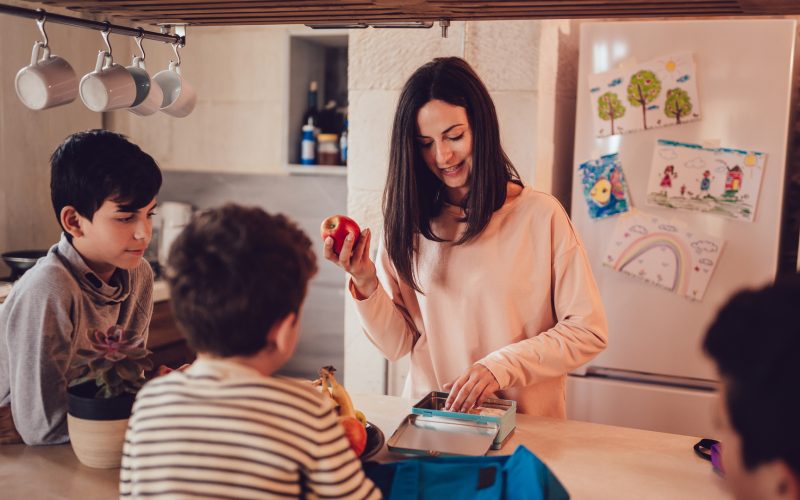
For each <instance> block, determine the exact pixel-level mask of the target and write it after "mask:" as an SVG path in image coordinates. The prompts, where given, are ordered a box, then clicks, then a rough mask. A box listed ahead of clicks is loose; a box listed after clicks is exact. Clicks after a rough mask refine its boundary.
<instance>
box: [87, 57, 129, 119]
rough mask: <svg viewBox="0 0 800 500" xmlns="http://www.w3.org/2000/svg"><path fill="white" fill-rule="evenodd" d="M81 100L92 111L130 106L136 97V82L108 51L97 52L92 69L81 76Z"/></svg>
mask: <svg viewBox="0 0 800 500" xmlns="http://www.w3.org/2000/svg"><path fill="white" fill-rule="evenodd" d="M80 94H81V100H82V101H83V103H84V104H86V107H87V108H89V109H91V110H92V111H111V110H114V109H121V108H127V107H130V105H131V104H133V101H134V99H136V82H135V81H134V79H133V76H132V75H131V74H130V72H129V71H128V70H127V69H125V67H123V66H120V65H119V64H114V60H113V59H112V58H111V56H110V55H108V53H106V52H104V51H102V50H101V51H100V53H99V54H97V64H96V65H95V67H94V71H92V72H91V73H87V74H86V75H85V76H84V77H83V78H81V84H80Z"/></svg>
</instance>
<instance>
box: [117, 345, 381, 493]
mask: <svg viewBox="0 0 800 500" xmlns="http://www.w3.org/2000/svg"><path fill="white" fill-rule="evenodd" d="M120 497H122V498H131V497H161V498H259V499H261V498H282V497H283V498H285V497H290V498H298V497H305V498H369V499H371V498H380V491H379V490H378V489H377V488H376V487H375V486H374V485H373V484H372V482H371V481H370V480H369V479H367V478H366V477H365V476H364V473H363V471H362V469H361V462H360V460H359V459H358V458H357V457H356V456H355V454H354V453H353V451H352V450H351V449H350V446H349V443H348V441H347V438H346V437H345V436H344V432H343V430H342V427H341V426H340V425H339V422H338V420H337V416H336V413H335V411H334V410H333V408H332V406H331V405H330V403H329V402H328V401H326V400H325V399H323V398H322V397H321V395H320V394H319V393H318V392H317V391H316V390H315V389H314V388H312V387H311V386H310V385H309V384H307V383H304V382H302V381H295V380H291V379H287V378H279V377H264V376H262V375H261V374H259V373H258V372H256V371H255V370H252V369H251V368H248V367H245V366H242V365H240V364H236V363H233V362H230V361H224V360H208V359H200V360H198V361H196V362H195V363H194V364H193V365H192V366H191V367H189V368H188V369H187V370H186V371H185V372H177V371H176V372H172V373H170V374H168V375H166V376H163V377H160V378H157V379H155V380H153V381H152V382H150V383H148V384H147V385H146V386H145V387H144V388H143V389H142V390H141V391H140V392H139V394H138V395H137V397H136V403H135V405H134V407H133V415H132V416H131V418H130V422H129V426H128V432H127V434H126V436H125V446H124V448H123V455H122V469H121V471H120Z"/></svg>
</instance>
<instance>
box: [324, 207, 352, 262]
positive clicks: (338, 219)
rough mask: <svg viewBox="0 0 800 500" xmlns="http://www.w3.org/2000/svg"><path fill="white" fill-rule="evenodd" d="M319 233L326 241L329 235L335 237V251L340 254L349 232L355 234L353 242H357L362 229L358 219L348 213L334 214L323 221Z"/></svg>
mask: <svg viewBox="0 0 800 500" xmlns="http://www.w3.org/2000/svg"><path fill="white" fill-rule="evenodd" d="M319 233H320V235H321V236H322V241H325V238H327V237H328V236H330V237H331V238H333V253H335V254H336V255H339V252H341V251H342V246H343V245H344V239H345V238H346V237H347V233H352V234H353V242H354V244H355V242H357V241H358V237H359V236H361V229H360V228H359V227H358V224H356V221H354V220H353V219H351V218H350V217H347V216H346V215H332V216H330V217H328V218H327V219H325V220H324V221H322V226H320V228H319Z"/></svg>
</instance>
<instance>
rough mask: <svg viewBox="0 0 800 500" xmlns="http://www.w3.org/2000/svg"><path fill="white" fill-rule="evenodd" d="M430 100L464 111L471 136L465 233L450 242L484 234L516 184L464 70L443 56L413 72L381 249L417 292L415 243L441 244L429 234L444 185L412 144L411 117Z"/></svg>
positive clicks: (386, 198) (485, 102)
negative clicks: (385, 251)
mask: <svg viewBox="0 0 800 500" xmlns="http://www.w3.org/2000/svg"><path fill="white" fill-rule="evenodd" d="M433 99H437V100H441V101H444V102H447V103H449V104H452V105H455V106H461V107H463V108H464V109H465V110H466V112H467V120H468V121H469V126H470V129H471V130H472V172H471V175H470V180H469V193H468V195H467V197H466V199H465V206H464V212H465V215H464V221H465V222H466V223H467V229H466V231H465V232H464V234H463V235H462V236H461V237H460V238H459V239H458V240H456V241H455V242H454V244H456V245H461V244H464V243H466V242H468V241H470V240H472V239H474V238H475V237H477V236H478V235H479V234H480V233H481V231H483V229H484V228H485V227H486V225H487V224H488V223H489V219H491V217H492V214H493V213H494V212H495V211H496V210H497V209H499V208H500V207H502V206H503V203H504V202H505V199H506V190H507V186H508V182H509V181H511V182H515V183H516V184H519V185H520V186H521V185H522V182H521V181H520V179H519V174H518V173H517V171H516V169H515V168H514V166H513V165H512V164H511V160H509V159H508V156H506V154H505V152H504V151H503V148H502V146H501V145H500V128H499V126H498V123H497V112H496V111H495V108H494V103H493V102H492V99H491V97H490V96H489V92H488V90H486V86H484V84H483V82H481V80H480V78H478V75H477V74H475V71H473V69H472V68H471V67H470V66H469V64H467V62H466V61H464V60H463V59H460V58H458V57H443V58H437V59H434V60H433V61H431V62H429V63H427V64H425V65H424V66H422V67H420V68H418V69H417V70H416V71H415V72H414V74H413V75H411V77H410V78H409V79H408V81H407V82H406V84H405V86H404V87H403V91H402V92H401V94H400V100H399V102H398V105H397V111H396V112H395V116H394V124H393V126H392V141H391V150H390V154H389V173H388V176H387V179H386V187H385V189H384V192H383V217H384V223H383V234H384V241H385V242H386V250H387V252H388V254H389V258H390V259H391V261H392V264H393V265H394V267H395V269H396V270H397V273H398V275H399V276H400V278H401V279H402V280H403V281H405V282H406V283H407V284H408V285H409V286H411V287H413V288H414V290H416V291H418V292H422V290H421V289H420V287H419V284H418V283H417V279H416V271H415V266H414V253H415V252H416V250H417V244H416V242H417V238H418V237H419V235H422V236H423V237H425V238H427V239H429V240H432V241H439V242H441V241H444V240H443V239H442V238H440V237H438V236H436V235H435V234H434V233H433V231H432V229H431V220H432V219H433V218H435V217H436V216H437V215H439V213H441V211H442V207H443V204H444V199H445V186H444V184H442V182H441V181H440V180H439V179H438V178H436V176H435V175H434V174H433V173H432V172H431V171H430V170H429V169H428V166H427V165H426V164H425V160H424V159H423V157H422V154H421V152H420V149H419V144H418V141H417V136H418V130H417V114H418V113H419V110H420V108H422V107H423V106H424V105H425V104H426V103H428V102H429V101H431V100H433Z"/></svg>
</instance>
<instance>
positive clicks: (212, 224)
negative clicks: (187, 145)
mask: <svg viewBox="0 0 800 500" xmlns="http://www.w3.org/2000/svg"><path fill="white" fill-rule="evenodd" d="M316 271H317V265H316V257H315V255H314V252H313V250H312V246H311V241H310V240H309V239H308V236H306V234H305V233H304V232H303V231H302V230H300V229H299V228H298V227H297V226H296V225H295V224H294V223H292V222H290V221H289V220H288V219H287V218H286V217H284V216H283V215H280V214H279V215H270V214H268V213H266V212H265V211H264V210H262V209H260V208H255V207H253V208H248V207H242V206H239V205H235V204H227V205H225V206H222V207H219V208H214V209H210V210H206V211H204V212H202V213H200V214H198V215H196V216H195V217H193V218H192V220H191V222H189V224H188V225H187V226H186V227H185V228H184V230H183V231H182V232H181V234H180V235H178V237H177V238H176V239H175V241H174V242H173V244H172V247H171V249H170V252H169V259H168V265H167V280H168V282H169V287H170V295H171V298H172V310H173V312H174V313H175V319H176V320H177V322H178V325H179V326H180V327H181V329H182V330H183V332H184V333H185V334H186V337H187V340H188V342H189V345H190V346H191V347H192V348H193V349H194V350H196V351H199V352H207V353H211V354H215V355H217V356H225V357H227V356H237V355H245V356H246V355H251V354H255V353H256V352H258V351H260V350H261V349H263V348H264V346H265V345H266V334H267V332H268V331H269V329H270V328H271V327H272V326H273V325H274V324H276V323H277V322H278V321H279V320H281V319H282V318H284V317H285V316H286V315H287V314H289V313H298V312H299V310H300V306H301V305H302V303H303V298H304V297H305V294H306V288H307V284H308V281H309V279H311V277H312V276H313V275H314V273H316Z"/></svg>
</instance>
